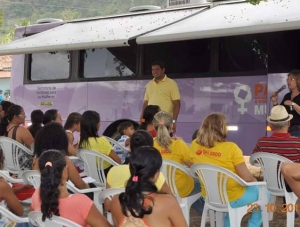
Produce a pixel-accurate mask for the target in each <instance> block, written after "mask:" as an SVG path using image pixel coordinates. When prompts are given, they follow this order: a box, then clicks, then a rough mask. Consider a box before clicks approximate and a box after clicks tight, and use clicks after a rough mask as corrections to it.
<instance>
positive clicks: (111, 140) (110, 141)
mask: <svg viewBox="0 0 300 227" xmlns="http://www.w3.org/2000/svg"><path fill="white" fill-rule="evenodd" d="M104 137H105V138H106V139H107V140H108V142H109V143H110V145H111V146H112V147H114V146H115V145H116V146H117V147H119V148H120V149H121V150H125V151H127V152H128V149H126V148H125V147H124V146H122V145H121V144H120V143H119V142H118V141H116V140H114V139H113V138H110V137H108V136H104Z"/></svg>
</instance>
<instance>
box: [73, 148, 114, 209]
mask: <svg viewBox="0 0 300 227" xmlns="http://www.w3.org/2000/svg"><path fill="white" fill-rule="evenodd" d="M77 155H78V157H79V158H80V159H81V160H82V161H84V163H85V167H86V169H85V172H86V173H88V176H89V177H91V178H93V179H94V180H95V182H93V183H94V184H95V185H96V186H97V187H96V188H89V189H78V188H77V187H75V186H74V185H73V184H72V183H71V182H69V181H68V182H67V187H68V189H69V190H71V191H72V192H73V193H89V192H93V193H94V203H95V206H96V207H97V209H98V210H99V211H100V212H101V213H103V207H102V204H100V203H99V201H98V198H99V193H100V192H101V191H102V190H103V189H105V188H106V177H105V173H104V169H103V164H104V161H107V162H109V163H110V164H112V165H114V166H115V165H119V164H118V163H116V162H115V161H114V160H112V159H111V158H110V157H108V156H106V155H103V154H101V153H99V152H96V151H92V150H88V149H79V150H78V151H77ZM83 179H84V178H83Z"/></svg>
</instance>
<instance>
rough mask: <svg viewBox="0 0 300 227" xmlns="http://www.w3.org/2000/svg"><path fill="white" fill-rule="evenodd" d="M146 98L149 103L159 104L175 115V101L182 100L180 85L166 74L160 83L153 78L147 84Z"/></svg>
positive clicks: (164, 109)
mask: <svg viewBox="0 0 300 227" xmlns="http://www.w3.org/2000/svg"><path fill="white" fill-rule="evenodd" d="M144 100H145V101H148V105H158V106H159V107H160V109H161V110H162V111H166V112H168V113H170V114H171V115H172V116H173V101H174V100H180V93H179V89H178V86H177V84H176V82H175V81H174V80H172V79H170V78H168V77H167V76H166V75H165V77H164V78H163V79H162V80H161V81H159V82H158V83H156V82H155V80H154V79H153V80H151V81H149V82H148V84H147V86H146V92H145V97H144Z"/></svg>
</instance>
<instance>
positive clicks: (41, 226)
mask: <svg viewBox="0 0 300 227" xmlns="http://www.w3.org/2000/svg"><path fill="white" fill-rule="evenodd" d="M42 216H43V214H42V212H40V211H32V212H30V213H29V214H28V218H29V221H30V222H31V224H33V225H34V226H38V227H81V225H78V224H77V223H75V222H73V221H70V220H68V219H66V218H62V217H58V216H55V215H53V216H52V218H51V219H48V218H46V220H45V222H43V221H42Z"/></svg>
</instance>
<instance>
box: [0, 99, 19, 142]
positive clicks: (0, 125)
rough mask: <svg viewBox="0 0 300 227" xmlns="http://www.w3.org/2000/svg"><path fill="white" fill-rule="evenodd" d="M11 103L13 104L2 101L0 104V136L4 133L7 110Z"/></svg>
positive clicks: (6, 122) (6, 123)
mask: <svg viewBox="0 0 300 227" xmlns="http://www.w3.org/2000/svg"><path fill="white" fill-rule="evenodd" d="M13 105H15V104H13V103H12V102H9V101H2V102H1V104H0V136H4V134H5V133H6V126H7V125H8V123H9V122H8V120H7V111H8V109H9V107H11V106H13Z"/></svg>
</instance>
